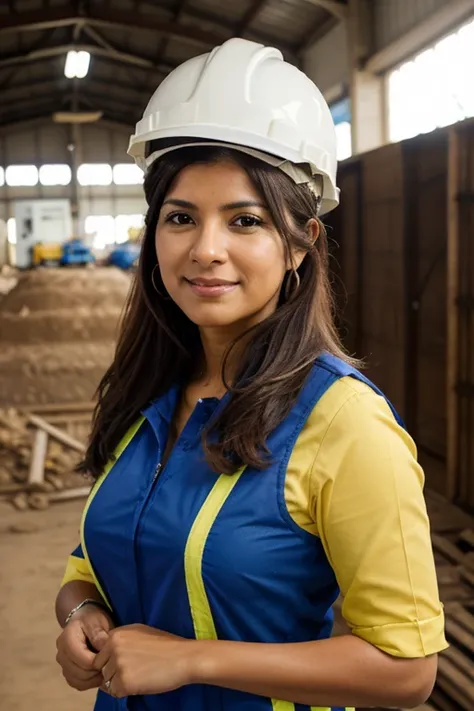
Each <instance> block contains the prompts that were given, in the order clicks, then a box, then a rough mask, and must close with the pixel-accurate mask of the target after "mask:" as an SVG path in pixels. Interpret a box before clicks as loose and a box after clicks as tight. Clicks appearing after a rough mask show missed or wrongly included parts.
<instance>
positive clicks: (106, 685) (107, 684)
mask: <svg viewBox="0 0 474 711" xmlns="http://www.w3.org/2000/svg"><path fill="white" fill-rule="evenodd" d="M111 683H112V682H111V681H110V679H109V680H108V681H106V682H105V688H106V689H107V691H108V690H109V689H110V684H111Z"/></svg>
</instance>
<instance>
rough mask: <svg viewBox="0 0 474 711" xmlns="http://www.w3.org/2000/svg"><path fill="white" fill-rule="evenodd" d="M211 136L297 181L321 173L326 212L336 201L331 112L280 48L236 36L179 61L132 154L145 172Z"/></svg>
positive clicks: (160, 90) (150, 105)
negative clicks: (165, 157) (159, 160)
mask: <svg viewBox="0 0 474 711" xmlns="http://www.w3.org/2000/svg"><path fill="white" fill-rule="evenodd" d="M192 139H195V140H192ZM199 139H201V142H200V140H199ZM209 141H211V142H212V143H215V144H218V145H227V146H230V147H232V148H234V149H236V150H241V151H243V152H245V153H250V154H251V155H254V156H256V157H258V158H260V159H261V160H263V161H265V162H267V163H270V164H271V165H274V166H276V167H278V168H280V169H281V170H283V171H284V172H285V173H287V174H288V175H289V176H290V177H291V178H292V179H293V180H294V181H295V182H297V183H312V182H313V179H314V178H315V177H317V176H321V177H322V182H323V190H322V203H321V213H327V212H329V211H330V210H332V209H334V208H335V207H336V206H337V205H338V204H339V190H338V188H337V187H336V170H337V158H336V133H335V128H334V122H333V120H332V116H331V112H330V111H329V108H328V105H327V103H326V101H325V99H324V97H323V95H322V94H321V92H320V91H319V89H318V88H317V87H316V86H315V85H314V84H313V82H312V81H311V80H310V79H309V78H308V77H307V76H306V74H303V72H301V71H300V70H299V69H297V68H296V67H294V66H293V65H292V64H289V63H288V62H285V61H284V60H283V56H282V54H281V52H280V51H279V50H278V49H274V48H272V47H264V46H263V45H261V44H257V43H256V42H250V41H249V40H244V39H240V38H233V39H230V40H228V41H227V42H224V44H222V45H221V46H220V47H216V48H215V49H213V50H212V52H210V53H209V54H202V55H201V56H199V57H194V58H192V59H189V60H188V61H187V62H184V63H183V64H181V65H180V66H179V67H177V68H176V69H174V70H173V71H172V72H171V73H170V74H169V75H168V76H167V77H166V79H165V80H164V81H163V82H162V83H161V84H160V85H159V87H158V89H157V90H156V91H155V93H154V94H153V96H152V97H151V99H150V101H149V102H148V105H147V107H146V109H145V112H144V114H143V118H142V119H141V120H140V121H139V122H138V123H137V125H136V130H135V133H134V135H133V136H132V137H131V138H130V144H129V148H128V153H129V155H131V156H133V158H134V159H135V161H136V163H137V164H138V165H139V166H140V167H141V168H142V170H144V171H146V170H147V169H148V168H149V167H150V165H151V164H152V163H153V162H154V161H155V160H156V159H157V158H159V157H160V156H162V155H163V154H164V153H167V152H169V151H172V150H176V149H177V148H180V147H183V146H184V145H188V146H189V145H203V144H204V145H207V144H208V143H209ZM318 183H320V180H317V181H315V184H318Z"/></svg>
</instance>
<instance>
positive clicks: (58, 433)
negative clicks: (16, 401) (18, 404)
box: [28, 415, 86, 454]
mask: <svg viewBox="0 0 474 711" xmlns="http://www.w3.org/2000/svg"><path fill="white" fill-rule="evenodd" d="M28 420H29V422H31V424H32V425H35V426H36V427H39V428H41V429H42V430H44V431H45V432H47V433H48V434H49V435H51V437H53V438H54V439H56V440H58V442H62V444H65V445H66V446H67V447H70V448H71V449H74V450H75V451H76V452H80V453H81V454H84V452H85V451H86V447H85V446H84V444H82V442H78V441H77V440H76V439H74V438H73V437H70V436H69V435H68V434H67V433H66V432H63V430H59V429H58V428H57V427H54V425H50V424H49V423H48V422H46V420H43V418H42V417H38V416H37V415H30V416H29V417H28Z"/></svg>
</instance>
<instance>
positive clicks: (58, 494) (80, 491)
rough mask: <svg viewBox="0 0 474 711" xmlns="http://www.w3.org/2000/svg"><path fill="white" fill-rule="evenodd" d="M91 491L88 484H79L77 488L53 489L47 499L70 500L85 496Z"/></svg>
mask: <svg viewBox="0 0 474 711" xmlns="http://www.w3.org/2000/svg"><path fill="white" fill-rule="evenodd" d="M90 492H91V487H90V486H79V487H78V488H77V489H63V491H55V492H54V493H51V494H48V500H49V501H54V502H58V501H70V500H72V499H82V498H87V497H88V496H89V494H90Z"/></svg>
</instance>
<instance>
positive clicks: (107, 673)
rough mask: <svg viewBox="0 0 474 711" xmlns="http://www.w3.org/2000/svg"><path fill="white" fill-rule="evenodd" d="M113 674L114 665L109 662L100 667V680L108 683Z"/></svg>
mask: <svg viewBox="0 0 474 711" xmlns="http://www.w3.org/2000/svg"><path fill="white" fill-rule="evenodd" d="M114 674H115V665H114V663H113V662H112V661H111V660H109V661H108V662H107V664H106V665H105V666H103V667H102V678H103V679H104V681H110V680H111V679H112V678H113V676H114Z"/></svg>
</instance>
